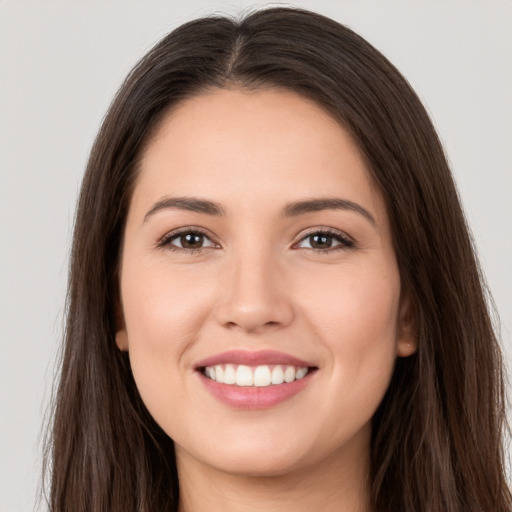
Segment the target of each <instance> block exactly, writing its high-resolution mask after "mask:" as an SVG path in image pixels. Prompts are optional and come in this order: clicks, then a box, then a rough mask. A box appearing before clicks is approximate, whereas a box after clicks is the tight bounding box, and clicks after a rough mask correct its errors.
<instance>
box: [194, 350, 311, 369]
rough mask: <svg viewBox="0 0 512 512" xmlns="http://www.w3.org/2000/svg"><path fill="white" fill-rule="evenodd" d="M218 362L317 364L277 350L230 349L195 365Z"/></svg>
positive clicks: (290, 364) (199, 366)
mask: <svg viewBox="0 0 512 512" xmlns="http://www.w3.org/2000/svg"><path fill="white" fill-rule="evenodd" d="M216 364H244V365H247V366H260V365H275V364H283V365H289V366H296V367H299V368H301V367H302V368H303V367H312V366H315V365H314V364H313V363H311V362H307V361H304V360H302V359H298V358H296V357H293V356H290V355H288V354H284V353H282V352H277V351H275V350H260V351H257V352H251V351H249V350H228V351H227V352H222V353H221V354H216V355H214V356H211V357H208V358H206V359H203V360H202V361H199V363H197V364H196V365H195V368H196V369H199V368H204V367H205V366H215V365H216Z"/></svg>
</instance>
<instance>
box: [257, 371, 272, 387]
mask: <svg viewBox="0 0 512 512" xmlns="http://www.w3.org/2000/svg"><path fill="white" fill-rule="evenodd" d="M270 382H271V374H270V368H269V367H268V366H258V367H257V368H256V370H254V385H255V386H260V387H262V386H270Z"/></svg>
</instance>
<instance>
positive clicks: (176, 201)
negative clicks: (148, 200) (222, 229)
mask: <svg viewBox="0 0 512 512" xmlns="http://www.w3.org/2000/svg"><path fill="white" fill-rule="evenodd" d="M168 208H177V209H178V210H187V211H189V212H196V213H205V214H206V215H217V216H220V215H224V210H223V208H222V207H221V206H220V205H219V204H217V203H214V202H213V201H208V200H206V199H199V198H197V197H164V198H163V199H161V200H160V201H157V202H156V203H155V204H154V205H153V207H152V208H151V210H149V211H148V213H146V215H145V216H144V222H146V221H147V220H148V219H149V217H151V216H152V215H154V214H155V213H157V212H159V211H161V210H166V209H168Z"/></svg>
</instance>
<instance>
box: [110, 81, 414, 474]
mask: <svg viewBox="0 0 512 512" xmlns="http://www.w3.org/2000/svg"><path fill="white" fill-rule="evenodd" d="M400 291H401V288H400V278H399V272H398V268H397V263H396V259H395V254H394V251H393V247H392V242H391V233H390V226H389V221H388V218H387V215H386V210H385V206H384V202H383V199H382V197H381V195H380V193H379V192H378V191H377V189H376V188H375V187H374V186H373V184H372V181H371V179H370V176H369V173H368V170H367V169H366V167H365V163H364V160H363V158H362V157H361V155H360V153H359V151H358V149H357V147H356V146H355V144H354V142H353V141H352V140H351V137H350V136H349V134H348V133H347V131H346V130H345V129H343V128H342V127H341V126H340V125H339V124H337V123H336V122H335V121H334V120H333V119H332V118H331V117H330V116H329V115H328V114H327V113H326V112H325V111H324V110H322V109H321V108H320V107H319V106H317V105H316V104H314V103H312V102H311V101H308V100H306V99H304V98H303V97H301V96H299V95H296V94H294V93H291V92H283V91H278V90H266V91H259V92H241V91H235V90H215V91H213V92H211V93H208V94H204V95H201V96H198V97H194V98H192V99H189V100H186V101H184V102H183V103H181V104H179V105H178V106H177V107H175V108H174V109H173V110H172V111H171V112H170V113H169V114H168V115H167V116H166V118H165V119H164V120H163V122H162V123H161V125H160V127H159V129H158V130H157V133H156V134H155V136H154V137H153V138H152V140H151V142H150V144H149V145H148V147H147V150H146V152H145V154H144V156H143V159H142V164H141V172H140V175H139V177H138V181H137V183H136V186H135V189H134V193H133V197H132V200H131V205H130V209H129V214H128V218H127V223H126V230H125V237H124V244H123V251H122V265H121V302H122V304H121V308H120V310H121V311H120V314H119V325H118V332H117V337H116V340H117V344H118V346H119V348H120V349H122V350H128V352H129V357H130V361H131V366H132V370H133V374H134V377H135V381H136V383H137V386H138V389H139V391H140V394H141V396H142V399H143V401H144V403H145V404H146V406H147V408H148V410H149V412H150V413H151V414H152V415H153V417H154V418H155V420H156V421H157V422H158V424H159V425H160V426H161V427H162V429H163V430H164V431H165V432H166V433H167V434H168V435H169V436H170V437H171V438H172V439H173V440H174V441H175V445H176V454H177V460H178V465H180V464H187V463H191V464H192V463H193V464H195V465H196V466H198V465H199V466H198V467H201V466H204V465H208V466H209V467H210V468H211V467H213V468H216V469H218V470H221V471H225V472H231V473H238V474H251V475H278V474H284V473H287V472H290V471H294V470H300V469H304V468H313V467H315V465H318V464H325V463H326V461H328V460H330V461H334V463H341V461H345V462H347V461H348V462H347V463H351V461H352V463H354V464H356V463H357V464H361V461H363V462H364V461H365V460H366V457H367V454H368V449H369V439H370V422H371V418H372V416H373V414H374V412H375V410H376V408H377V406H378V405H379V403H380V401H381V400H382V398H383V395H384V393H385V391H386V389H387V387H388V383H389V380H390V377H391V374H392V371H393V366H394V362H395V358H396V357H397V356H407V355H409V354H410V353H411V352H412V351H413V350H414V345H413V343H412V337H411V326H410V325H409V324H410V320H409V318H410V316H411V315H410V314H409V312H408V311H407V309H408V306H407V301H405V300H401V293H400ZM306 372H307V373H306ZM304 374H305V375H304ZM214 379H217V380H214ZM288 381H289V382H288ZM251 384H252V385H251ZM345 462H344V463H345Z"/></svg>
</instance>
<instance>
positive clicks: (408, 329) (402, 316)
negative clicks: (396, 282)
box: [396, 293, 418, 357]
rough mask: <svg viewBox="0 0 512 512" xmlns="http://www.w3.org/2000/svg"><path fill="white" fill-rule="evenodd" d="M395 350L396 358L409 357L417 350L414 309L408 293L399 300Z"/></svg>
mask: <svg viewBox="0 0 512 512" xmlns="http://www.w3.org/2000/svg"><path fill="white" fill-rule="evenodd" d="M396 349H397V351H396V354H397V356H398V357H409V356H411V355H412V354H414V353H415V352H416V351H417V350H418V336H417V326H416V309H415V307H414V303H413V301H412V299H411V296H410V294H408V293H407V294H403V295H402V297H401V300H400V309H399V316H398V326H397V346H396Z"/></svg>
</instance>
